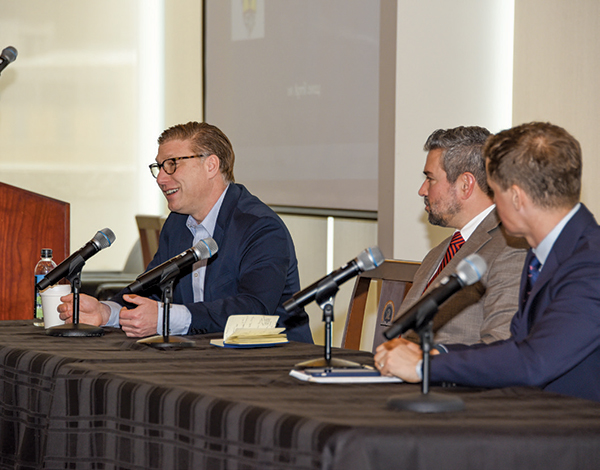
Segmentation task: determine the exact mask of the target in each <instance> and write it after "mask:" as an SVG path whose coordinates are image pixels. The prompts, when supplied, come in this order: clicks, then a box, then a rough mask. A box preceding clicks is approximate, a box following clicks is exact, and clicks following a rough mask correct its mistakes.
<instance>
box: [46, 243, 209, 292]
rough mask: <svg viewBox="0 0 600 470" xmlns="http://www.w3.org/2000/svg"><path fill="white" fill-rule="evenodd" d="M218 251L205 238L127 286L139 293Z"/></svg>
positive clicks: (131, 290) (130, 290)
mask: <svg viewBox="0 0 600 470" xmlns="http://www.w3.org/2000/svg"><path fill="white" fill-rule="evenodd" d="M217 251H219V247H218V246H217V242H215V241H214V240H213V239H212V238H204V239H203V240H200V241H199V242H198V243H197V244H196V246H193V247H191V248H190V249H189V250H186V251H184V252H183V253H181V254H179V255H177V256H175V257H173V258H171V259H170V260H167V261H165V262H164V263H162V264H161V265H159V266H156V267H155V268H153V269H151V270H150V271H148V272H146V273H143V274H141V275H140V276H139V277H138V278H137V279H136V280H135V281H133V282H132V283H131V284H129V286H127V289H129V292H131V293H132V294H138V293H140V292H142V291H144V290H146V289H148V288H150V287H152V286H155V285H156V284H160V283H161V282H162V281H164V280H165V279H168V278H171V277H173V276H177V275H179V272H180V271H181V270H182V269H184V268H186V267H187V266H189V265H191V264H194V263H195V262H196V261H199V260H203V259H208V258H211V257H213V256H214V255H215V253H216V252H217ZM51 272H52V271H51Z"/></svg>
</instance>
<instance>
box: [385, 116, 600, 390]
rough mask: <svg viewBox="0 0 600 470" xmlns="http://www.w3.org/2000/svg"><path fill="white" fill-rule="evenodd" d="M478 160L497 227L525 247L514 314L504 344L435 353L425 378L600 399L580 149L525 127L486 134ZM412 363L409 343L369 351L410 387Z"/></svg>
mask: <svg viewBox="0 0 600 470" xmlns="http://www.w3.org/2000/svg"><path fill="white" fill-rule="evenodd" d="M484 154H485V157H486V165H487V174H488V182H489V184H490V186H491V188H492V189H493V191H494V198H495V202H496V207H497V210H498V213H499V215H500V218H501V219H502V223H503V224H504V226H505V227H506V229H507V230H508V231H509V232H510V233H511V234H513V235H515V236H522V237H525V238H526V239H527V241H528V242H529V244H530V246H531V247H532V249H531V250H530V251H529V253H528V255H527V258H526V261H525V266H524V269H523V273H522V276H521V286H520V303H519V309H518V311H517V313H516V314H515V316H514V317H513V320H512V323H511V334H512V336H511V338H509V339H507V340H503V341H499V342H497V343H493V344H489V345H473V346H465V345H450V346H447V348H446V350H447V352H443V351H440V353H439V354H436V355H434V356H433V357H432V360H431V380H432V381H433V382H451V383H457V384H461V385H469V386H480V387H490V388H496V387H509V386H536V387H540V388H542V389H544V390H547V391H552V392H557V393H562V394H565V395H572V396H576V397H582V398H587V399H591V400H596V401H600V227H599V226H598V224H597V223H596V221H595V219H594V216H593V215H592V214H591V213H590V212H589V210H588V209H587V208H586V207H585V206H584V205H583V204H581V203H580V202H579V198H580V190H581V148H580V146H579V143H578V142H577V140H575V139H574V138H573V137H572V136H571V135H570V134H569V133H567V132H566V131H565V130H564V129H562V128H560V127H558V126H554V125H552V124H548V123H530V124H524V125H521V126H517V127H515V128H512V129H508V130H505V131H502V132H500V133H499V134H497V135H495V136H492V137H490V138H489V139H488V141H487V142H486V145H485V148H484ZM435 352H436V353H438V351H435ZM421 359H422V353H421V350H420V349H419V347H418V346H417V345H415V344H413V343H409V342H408V341H406V340H404V339H394V340H392V341H389V342H387V343H384V344H383V345H381V346H380V347H379V348H378V350H377V353H376V355H375V364H376V366H377V367H378V368H379V370H380V371H381V372H382V374H384V375H396V376H399V377H401V378H402V379H404V380H405V381H407V382H418V381H420V380H421V379H422V377H421V374H422V372H421V362H420V361H421Z"/></svg>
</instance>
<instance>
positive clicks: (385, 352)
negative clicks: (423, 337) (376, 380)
mask: <svg viewBox="0 0 600 470" xmlns="http://www.w3.org/2000/svg"><path fill="white" fill-rule="evenodd" d="M431 354H432V355H435V354H438V351H437V350H432V351H431ZM422 359H423V351H421V346H419V345H418V344H416V343H413V342H412V341H408V340H406V339H404V338H394V339H392V340H390V341H387V342H386V343H383V344H381V345H379V346H378V347H377V350H376V353H375V357H374V360H375V367H377V369H379V372H381V375H386V376H396V377H400V378H401V379H402V380H404V381H405V382H420V381H421V378H420V377H419V375H418V374H417V365H418V364H419V361H421V360H422Z"/></svg>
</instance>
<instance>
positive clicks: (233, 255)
mask: <svg viewBox="0 0 600 470" xmlns="http://www.w3.org/2000/svg"><path fill="white" fill-rule="evenodd" d="M158 144H159V149H158V155H157V157H156V163H153V164H152V165H150V169H151V171H152V174H153V176H154V177H155V178H156V182H157V183H158V186H159V187H160V189H161V190H162V192H163V194H164V196H165V198H166V199H167V202H168V206H169V210H170V211H171V214H170V215H169V217H168V218H167V220H166V222H165V224H164V226H163V229H162V231H161V235H160V241H159V247H158V251H157V253H156V255H155V257H154V259H153V260H152V261H151V262H150V264H149V265H148V267H147V271H148V270H150V269H152V268H154V267H156V266H158V265H159V264H161V263H163V262H165V261H167V260H169V259H170V258H172V257H174V256H176V255H178V254H180V253H182V252H183V251H185V250H187V249H189V248H191V247H192V246H194V245H195V244H196V243H198V242H199V241H200V240H201V239H204V238H207V237H212V238H214V240H215V242H216V243H217V245H218V252H217V254H216V255H215V256H213V257H212V258H211V259H209V260H202V261H199V262H197V263H195V264H194V265H193V266H192V267H190V269H188V271H187V272H186V273H184V275H183V276H182V277H181V278H180V279H179V280H178V282H177V283H176V285H175V288H174V292H173V305H172V307H171V315H170V320H171V322H170V327H171V328H170V334H173V335H181V334H202V333H213V332H221V331H223V330H224V328H225V323H226V321H227V318H228V317H229V315H232V314H263V315H279V317H280V318H279V324H278V325H279V326H286V327H288V329H287V330H286V333H287V335H288V338H289V339H292V340H296V341H304V342H312V335H311V333H310V328H309V325H308V316H307V315H306V312H304V311H301V312H299V313H296V314H295V315H294V316H293V318H292V317H291V316H290V314H288V313H287V312H286V311H285V309H284V308H283V302H284V301H285V300H287V299H289V298H290V297H291V296H292V295H293V294H294V293H295V292H297V291H298V290H300V282H299V277H298V265H297V260H296V254H295V250H294V244H293V242H292V239H291V236H290V234H289V232H288V230H287V228H286V227H285V225H284V223H283V222H282V221H281V219H280V218H279V217H278V216H277V215H276V214H275V213H274V212H273V211H272V210H271V209H270V208H269V207H267V206H266V205H265V204H264V203H262V202H261V201H260V200H259V199H258V198H257V197H255V196H253V195H252V194H250V192H248V190H247V189H246V188H245V187H244V186H242V185H239V184H235V183H234V177H233V163H234V158H235V157H234V152H233V148H232V146H231V143H230V142H229V139H228V138H227V137H226V136H225V134H223V132H221V130H219V129H218V128H216V127H214V126H211V125H209V124H206V123H198V122H189V123H187V124H181V125H177V126H173V127H171V128H169V129H167V130H165V131H164V132H163V133H162V134H161V136H160V137H159V139H158ZM159 299H160V297H159V296H158V295H157V292H156V290H154V291H148V292H144V296H138V295H131V294H127V293H126V291H125V292H123V293H121V295H119V296H117V297H116V298H115V299H112V301H108V302H98V301H97V300H96V299H94V298H93V297H89V296H84V295H82V296H81V306H80V314H81V317H80V319H81V322H83V323H88V324H93V325H108V326H119V325H120V326H121V328H122V329H123V331H125V332H126V333H127V335H128V336H133V337H145V336H150V335H155V334H157V333H158V334H162V314H163V311H162V310H163V309H162V303H161V302H160V301H159ZM65 300H66V302H65V303H64V304H62V305H61V307H59V311H60V312H61V318H63V319H66V320H67V321H70V320H71V315H72V300H71V297H70V296H69V298H68V299H67V298H65ZM126 304H128V305H126ZM124 305H126V306H124Z"/></svg>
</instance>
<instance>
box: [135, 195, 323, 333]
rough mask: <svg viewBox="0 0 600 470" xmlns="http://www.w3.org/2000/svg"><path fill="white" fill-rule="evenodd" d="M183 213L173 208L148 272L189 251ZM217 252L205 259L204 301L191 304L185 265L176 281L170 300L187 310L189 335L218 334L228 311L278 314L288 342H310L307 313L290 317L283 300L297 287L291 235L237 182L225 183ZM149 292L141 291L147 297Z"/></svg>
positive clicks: (188, 271)
mask: <svg viewBox="0 0 600 470" xmlns="http://www.w3.org/2000/svg"><path fill="white" fill-rule="evenodd" d="M187 218H188V216H187V215H183V214H178V213H174V212H172V213H171V214H170V215H169V217H168V218H167V220H166V221H165V224H164V226H163V229H162V231H161V234H160V241H159V247H158V251H157V253H156V255H155V256H154V259H153V260H152V261H151V262H150V264H149V265H148V268H147V271H148V270H150V269H152V268H154V267H156V266H158V265H159V264H161V263H163V262H165V261H167V260H168V259H170V258H172V257H174V256H176V255H178V254H180V253H182V252H183V251H185V250H187V249H189V248H190V247H191V246H192V244H193V236H192V233H191V232H190V230H189V229H188V228H187V227H186V221H187ZM213 238H214V240H215V241H216V242H217V245H218V247H219V250H218V252H217V254H216V255H215V256H214V257H212V258H211V259H209V260H208V264H207V268H206V277H205V280H204V302H194V294H193V290H192V275H191V270H192V267H190V268H189V269H188V270H187V271H186V272H185V274H184V275H183V276H182V277H181V278H180V279H179V280H178V281H177V283H176V285H175V289H174V293H173V303H174V304H184V305H185V306H186V307H187V308H188V309H189V311H190V312H191V313H192V323H191V325H190V329H189V334H203V333H213V332H221V331H223V330H224V328H225V323H226V322H227V318H228V317H229V315H232V314H252V313H253V314H263V315H273V314H275V315H279V317H280V319H279V323H278V325H279V326H287V327H288V330H287V334H288V338H289V339H290V340H295V341H303V342H309V343H312V335H311V333H310V328H309V325H308V315H307V314H306V312H305V311H304V310H302V311H301V312H298V313H296V314H295V315H294V316H293V317H292V316H291V315H290V314H288V313H287V312H286V311H285V310H284V308H283V302H284V301H286V300H287V299H289V298H290V297H291V296H292V295H293V294H294V293H295V292H297V291H299V290H300V281H299V276H298V263H297V260H296V252H295V250H294V244H293V242H292V238H291V236H290V234H289V232H288V230H287V228H286V226H285V225H284V223H283V222H282V221H281V219H280V218H279V217H278V216H277V214H275V212H273V211H272V210H271V209H270V208H269V207H268V206H267V205H265V204H264V203H262V202H261V201H260V200H259V199H258V198H257V197H255V196H253V195H252V194H250V192H249V191H248V190H247V189H246V188H245V187H244V186H242V185H239V184H230V185H229V189H228V190H227V193H226V194H225V198H224V199H223V204H222V206H221V210H220V211H219V215H218V218H217V223H216V226H215V232H214V235H213ZM153 293H154V297H155V298H159V297H156V296H157V295H159V294H158V293H157V292H156V290H155V291H154V292H153ZM148 294H149V293H145V295H148Z"/></svg>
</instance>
